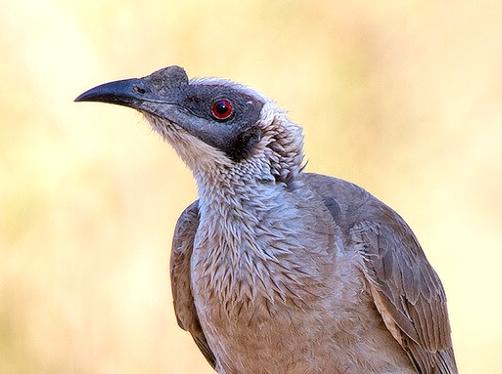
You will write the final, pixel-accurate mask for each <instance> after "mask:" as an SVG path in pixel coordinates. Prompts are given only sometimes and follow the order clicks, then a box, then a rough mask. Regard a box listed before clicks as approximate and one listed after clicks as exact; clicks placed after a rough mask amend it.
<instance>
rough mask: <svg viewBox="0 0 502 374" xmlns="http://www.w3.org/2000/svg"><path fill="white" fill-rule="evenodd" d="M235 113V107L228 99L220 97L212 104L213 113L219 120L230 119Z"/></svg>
mask: <svg viewBox="0 0 502 374" xmlns="http://www.w3.org/2000/svg"><path fill="white" fill-rule="evenodd" d="M233 113H234V108H233V107H232V103H231V102H230V100H228V99H218V100H216V101H215V102H213V105H212V106H211V115H212V116H213V117H214V118H215V119H217V120H218V121H225V120H227V119H229V118H230V117H231V116H232V114H233Z"/></svg>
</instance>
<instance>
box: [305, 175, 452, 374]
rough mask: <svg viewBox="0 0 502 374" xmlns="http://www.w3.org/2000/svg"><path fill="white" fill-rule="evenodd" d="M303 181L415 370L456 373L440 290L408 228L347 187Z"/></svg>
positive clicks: (319, 179) (326, 180)
mask: <svg viewBox="0 0 502 374" xmlns="http://www.w3.org/2000/svg"><path fill="white" fill-rule="evenodd" d="M305 180H306V182H307V185H309V186H310V188H311V189H312V190H313V191H314V192H316V193H318V194H319V195H320V196H321V198H322V199H323V200H324V201H325V204H326V207H327V208H328V210H329V211H330V212H331V214H332V216H333V220H334V221H335V222H336V224H337V225H338V226H339V227H340V228H341V231H342V232H343V233H345V235H346V237H345V238H344V240H345V242H346V244H347V246H348V248H354V249H355V250H357V251H358V252H359V253H360V254H361V258H362V261H361V263H362V265H361V270H362V272H363V273H364V275H365V277H366V279H367V281H368V284H369V288H370V293H371V295H372V297H373V301H374V303H375V307H376V309H377V310H378V312H379V313H380V315H381V316H382V319H383V321H384V324H385V326H386V327H387V329H388V330H389V332H390V333H391V334H392V336H393V337H394V338H395V339H396V340H397V341H398V342H399V344H400V345H401V347H402V348H403V350H404V351H405V352H406V353H407V355H408V357H409V358H410V360H411V362H412V363H413V365H414V366H415V368H416V370H417V371H418V372H419V373H422V374H429V373H431V374H432V373H434V374H436V373H437V374H456V373H457V372H458V371H457V366H456V363H455V356H454V353H453V348H452V342H451V336H450V324H449V321H448V311H447V307H446V296H445V292H444V289H443V286H442V285H441V281H440V280H439V277H438V276H437V274H436V272H435V271H434V269H433V268H432V266H431V265H430V264H429V262H428V261H427V258H426V257H425V254H424V252H423V250H422V248H421V247H420V244H419V243H418V241H417V239H416V237H415V235H414V234H413V232H412V231H411V229H410V228H409V227H408V225H407V224H406V223H405V222H404V220H403V219H402V218H401V217H400V216H399V215H398V214H397V213H396V212H394V211H393V210H392V209H391V208H389V207H388V206H387V205H385V204H384V203H382V202H381V201H379V200H378V199H376V198H374V197H373V196H371V195H370V194H369V193H367V192H366V191H364V190H363V189H362V188H360V187H358V186H356V185H354V184H352V183H348V182H345V181H342V180H340V179H336V178H330V177H325V176H321V175H317V174H307V173H306V174H305ZM334 207H336V209H335V208H334Z"/></svg>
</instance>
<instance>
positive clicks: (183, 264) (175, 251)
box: [171, 201, 216, 368]
mask: <svg viewBox="0 0 502 374" xmlns="http://www.w3.org/2000/svg"><path fill="white" fill-rule="evenodd" d="M198 225H199V208H198V201H195V202H193V203H192V204H191V205H190V206H189V207H188V208H186V209H185V211H184V212H183V213H181V216H180V218H178V222H177V223H176V228H175V229H174V236H173V245H172V250H171V289H172V294H173V303H174V312H175V313H176V319H177V320H178V325H179V326H180V327H181V328H182V329H183V330H186V331H188V332H189V333H190V334H191V335H192V337H193V339H194V341H195V343H196V344H197V346H198V347H199V349H200V350H201V352H202V354H203V355H204V357H206V359H207V361H208V362H209V363H210V364H211V366H212V367H213V368H215V364H216V363H215V358H214V355H213V352H212V351H211V349H210V348H209V345H208V344H207V340H206V337H205V335H204V331H202V327H201V325H200V321H199V317H198V316H197V310H196V309H195V305H194V301H193V296H192V288H191V285H190V259H191V257H192V250H193V242H194V238H195V232H196V231H197V226H198Z"/></svg>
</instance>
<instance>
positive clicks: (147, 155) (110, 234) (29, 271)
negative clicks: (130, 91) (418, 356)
mask: <svg viewBox="0 0 502 374" xmlns="http://www.w3.org/2000/svg"><path fill="white" fill-rule="evenodd" d="M0 9H1V12H0V53H1V59H0V61H1V62H0V82H1V83H2V87H1V89H0V373H7V374H11V373H15V374H18V373H37V374H38V373H41V374H44V373H47V374H49V373H50V374H58V373H62V374H63V373H65V374H66V373H97V374H108V373H109V374H114V373H180V374H181V373H211V370H210V369H209V366H208V365H207V364H206V362H205V361H204V358H203V357H202V355H201V354H200V353H199V352H198V350H197V348H196V346H195V344H193V342H192V340H191V338H190V336H189V335H188V334H187V333H186V332H184V331H182V330H180V329H179V328H178V326H177V324H176V320H175V317H174V313H173V309H172V305H171V294H170V284H169V279H168V262H169V253H170V245H171V235H172V231H173V228H174V225H175V222H176V219H177V217H178V215H179V213H180V212H181V211H182V210H183V209H184V207H185V206H187V205H188V204H189V203H190V202H191V201H193V200H194V199H195V196H196V190H195V186H194V182H193V181H192V176H191V174H190V172H189V171H188V170H187V168H186V167H185V166H184V165H183V164H182V162H181V161H180V160H179V159H178V158H177V156H176V155H175V153H174V152H173V150H172V149H171V148H170V147H169V146H168V145H167V144H166V143H163V142H162V141H161V139H160V138H159V137H158V136H157V135H155V134H153V133H152V131H151V130H150V129H149V127H148V126H147V125H146V124H145V123H144V121H143V119H142V118H141V116H140V115H139V114H137V113H135V112H134V111H132V110H129V109H126V108H121V107H116V106H111V105H102V104H94V103H84V104H75V103H73V99H74V98H75V97H76V96H77V95H78V94H80V93H81V92H83V91H84V90H86V89H88V88H90V87H93V86H95V85H97V84H100V83H103V82H106V81H110V80H115V79H122V78H128V77H134V76H143V75H147V74H149V73H150V72H152V71H154V70H156V69H158V68H161V67H164V66H167V65H171V64H179V65H182V66H184V67H185V68H186V69H187V71H188V73H189V75H191V76H219V77H226V78H230V79H233V80H236V81H239V82H242V83H245V84H247V85H249V86H251V87H255V88H257V89H259V90H260V91H261V92H263V93H264V94H266V95H267V96H269V97H271V98H273V99H274V100H276V101H277V102H278V103H279V105H280V106H282V107H283V108H285V109H287V110H289V113H290V117H291V118H292V119H293V120H294V121H296V122H297V123H300V124H302V125H303V126H304V128H305V143H306V146H305V148H306V154H307V158H308V160H309V164H308V170H309V171H316V172H321V173H324V174H331V175H337V176H339V177H342V178H345V179H349V180H351V181H354V182H356V183H358V184H360V185H362V186H364V187H365V188H367V189H368V190H369V191H371V192H372V193H374V194H375V195H376V196H378V197H379V198H381V199H382V200H384V201H385V202H387V203H388V204H390V205H391V206H392V207H394V208H395V209H396V210H397V211H398V212H400V213H401V215H402V216H403V217H404V218H405V219H406V220H407V222H408V223H409V224H410V225H411V227H412V228H413V229H414V231H415V233H416V234H417V236H418V237H419V239H420V241H421V243H422V245H423V246H424V248H425V251H426V253H427V255H428V258H429V260H430V261H431V263H432V264H433V265H434V267H435V268H436V270H437V271H438V272H439V274H440V276H441V279H442V281H443V284H444V286H445V288H446V292H447V295H448V301H449V310H450V318H451V324H452V328H453V340H454V346H455V350H456V356H457V360H458V364H459V368H460V370H461V372H463V373H496V372H501V371H502V364H501V361H500V354H501V352H502V322H501V318H500V313H501V310H502V300H501V291H500V289H501V286H502V272H501V270H500V264H501V263H502V247H501V243H502V213H501V211H502V166H501V162H502V150H501V147H502V105H501V104H502V68H501V67H502V28H501V23H500V22H501V21H500V20H501V19H502V3H500V2H497V1H492V2H490V1H474V0H472V1H441V2H424V1H401V0H399V1H398V0H395V1H379V2H375V1H366V2H364V1H352V2H347V1H341V0H340V1H308V0H305V1H273V2H269V1H239V2H234V1H211V2H207V3H204V4H202V3H201V2H199V1H193V0H189V1H186V0H185V1H177V2H174V1H165V0H164V1H143V2H140V1H133V0H107V1H98V0H85V1H84V0H82V1H71V0H43V1H35V0H33V1H26V0H21V1H8V0H0Z"/></svg>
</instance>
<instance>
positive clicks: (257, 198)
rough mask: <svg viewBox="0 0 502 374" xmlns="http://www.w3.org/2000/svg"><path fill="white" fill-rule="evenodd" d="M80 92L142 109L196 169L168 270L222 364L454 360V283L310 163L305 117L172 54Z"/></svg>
mask: <svg viewBox="0 0 502 374" xmlns="http://www.w3.org/2000/svg"><path fill="white" fill-rule="evenodd" d="M75 101H90V102H93V101H94V102H104V103H112V104H117V105H122V106H126V107H130V108H133V109H136V110H137V111H139V112H140V113H142V114H143V115H144V117H145V118H146V120H147V122H148V123H149V124H150V125H151V127H152V128H153V129H154V131H155V132H157V133H158V134H160V135H161V137H162V138H163V139H165V140H166V141H167V142H168V143H169V144H170V145H171V146H172V147H173V148H174V150H175V151H176V153H177V154H178V155H179V157H180V158H181V159H182V160H183V162H184V163H185V164H186V165H187V167H188V168H189V169H190V170H191V171H192V173H193V176H194V179H195V182H196V185H197V191H198V198H197V200H195V201H194V202H193V203H192V204H190V205H189V206H188V207H187V208H186V209H185V210H184V211H183V213H182V214H181V216H180V217H179V219H178V221H177V223H176V227H175V230H174V235H173V243H172V250H171V258H170V278H171V286H172V296H173V304H174V311H175V314H176V318H177V322H178V324H179V326H180V327H181V328H182V329H184V330H186V331H188V332H189V333H190V334H191V336H192V337H193V340H194V341H195V343H196V345H197V346H198V348H199V349H200V351H201V353H202V354H203V355H204V356H205V358H206V359H207V361H208V363H209V364H210V365H211V366H212V368H213V369H214V370H215V371H216V372H218V373H244V374H245V373H401V374H402V373H422V374H424V373H427V374H428V373H440V374H444V373H450V374H451V373H457V372H458V370H457V366H456V362H455V356H454V351H453V346H452V339H451V329H450V323H449V317H448V310H447V303H446V295H445V291H444V288H443V286H442V284H441V281H440V279H439V277H438V275H437V273H436V272H435V270H434V269H433V268H432V266H431V265H430V263H429V262H428V260H427V258H426V255H425V254H424V251H423V249H422V247H421V246H420V244H419V242H418V240H417V238H416V236H415V235H414V233H413V232H412V230H411V229H410V227H409V226H408V225H407V223H406V222H405V221H404V220H403V218H401V216H400V215H399V214H398V213H396V212H395V211H394V210H393V209H392V208H390V207H389V206H388V205H386V204H385V203H383V202H381V201H380V200H378V199H377V198H376V197H374V196H373V195H371V194H370V193H369V192H367V191H366V190H365V189H363V188H361V187H359V186H357V185H355V184H353V183H350V182H347V181H344V180H342V179H338V178H335V177H330V176H325V175H320V174H315V173H308V172H306V171H305V161H304V152H303V130H302V128H301V127H300V126H299V125H297V124H296V123H294V122H293V121H291V120H290V119H289V117H288V115H287V113H286V112H285V111H284V110H282V109H281V108H279V107H278V105H277V104H276V103H275V102H274V101H272V100H270V99H268V98H267V97H265V96H264V95H263V94H261V93H260V92H258V91H256V90H254V89H251V88H249V87H247V86H245V85H242V84H239V83H235V82H232V81H230V80H226V79H221V78H192V79H189V78H188V75H187V73H186V71H185V70H184V69H183V68H182V67H179V66H176V65H173V66H168V67H165V68H162V69H160V70H158V71H155V72H153V73H151V74H150V75H148V76H145V77H143V78H132V79H125V80H120V81H114V82H109V83H105V84H102V85H99V86H97V87H94V88H92V89H90V90H88V91H86V92H84V93H83V94H81V95H80V96H78V97H77V98H76V99H75Z"/></svg>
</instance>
